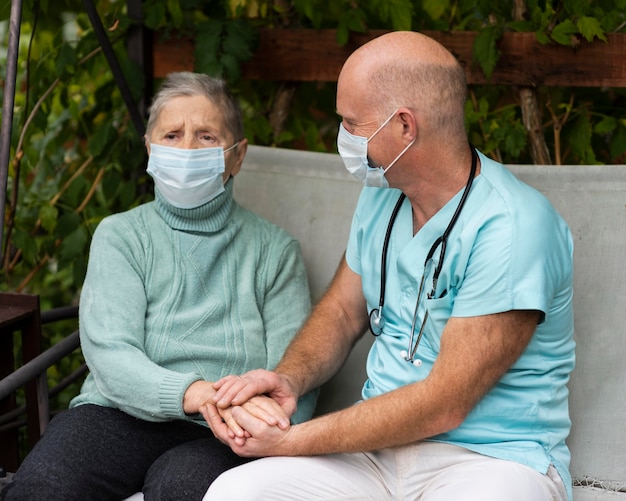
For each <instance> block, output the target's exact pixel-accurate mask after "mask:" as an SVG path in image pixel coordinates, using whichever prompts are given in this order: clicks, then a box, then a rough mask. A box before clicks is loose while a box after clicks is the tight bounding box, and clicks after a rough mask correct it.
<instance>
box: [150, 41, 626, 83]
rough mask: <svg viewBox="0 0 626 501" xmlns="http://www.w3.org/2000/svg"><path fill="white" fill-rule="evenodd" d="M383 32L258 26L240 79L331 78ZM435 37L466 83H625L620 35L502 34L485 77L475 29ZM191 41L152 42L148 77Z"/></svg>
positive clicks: (167, 66)
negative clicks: (342, 36)
mask: <svg viewBox="0 0 626 501" xmlns="http://www.w3.org/2000/svg"><path fill="white" fill-rule="evenodd" d="M382 33H385V32H384V31H372V32H370V33H369V34H367V35H358V34H353V35H352V36H351V38H350V40H349V42H348V43H347V44H346V45H344V46H339V45H338V44H337V41H336V31H335V30H306V29H302V30H286V29H263V30H261V31H260V44H259V47H258V49H257V50H256V52H255V54H254V57H253V59H252V60H251V61H249V62H248V63H246V64H245V65H244V67H243V74H244V78H247V79H250V80H277V81H328V82H333V81H336V80H337V76H338V75H339V71H340V69H341V66H342V65H343V63H344V61H345V60H346V58H347V57H348V56H349V55H350V54H351V53H352V52H353V51H354V49H356V48H357V47H359V46H360V45H361V44H363V43H365V42H367V41H368V40H371V39H372V38H374V37H376V36H379V35H381V34H382ZM425 34H427V35H429V36H431V37H432V38H434V39H436V40H438V41H439V42H441V43H442V44H443V45H444V46H445V47H447V48H448V49H449V50H450V51H451V52H452V53H453V54H454V55H455V56H456V57H457V58H458V60H459V61H460V62H461V64H462V65H463V67H464V68H465V70H466V74H467V79H468V83H470V84H485V83H492V84H499V85H524V86H553V87H569V86H572V87H626V57H625V55H626V35H624V34H611V35H607V39H608V41H607V42H603V41H600V40H598V41H594V42H592V43H589V42H586V41H584V40H583V41H581V42H580V45H579V46H578V47H577V48H576V49H573V48H571V47H565V46H562V45H555V44H551V45H541V44H539V43H538V42H537V40H536V38H535V35H534V33H505V34H504V36H503V37H502V39H501V40H500V43H499V50H500V53H501V55H500V58H499V60H498V64H497V66H496V69H495V71H494V72H493V75H492V76H491V78H490V79H489V80H487V79H486V77H485V75H484V74H483V72H482V70H481V69H480V68H479V66H478V65H477V64H476V63H475V62H473V56H472V47H473V42H474V39H475V37H476V33H475V32H467V31H454V32H440V31H438V32H425ZM193 48H194V47H193V40H190V39H178V40H174V39H171V40H168V41H163V40H160V39H159V37H158V35H157V37H156V38H155V42H154V76H155V77H156V78H162V77H164V76H165V75H166V74H167V73H169V72H172V71H182V70H193V63H194V58H193Z"/></svg>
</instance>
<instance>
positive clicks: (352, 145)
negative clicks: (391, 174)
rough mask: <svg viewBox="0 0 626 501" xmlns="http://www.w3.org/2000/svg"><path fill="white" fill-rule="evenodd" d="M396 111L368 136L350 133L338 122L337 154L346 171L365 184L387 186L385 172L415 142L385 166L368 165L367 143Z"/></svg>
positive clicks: (379, 186)
mask: <svg viewBox="0 0 626 501" xmlns="http://www.w3.org/2000/svg"><path fill="white" fill-rule="evenodd" d="M397 111H398V110H395V111H394V112H393V113H392V114H391V115H390V116H389V118H387V120H385V121H384V122H383V123H382V125H381V126H380V127H378V129H376V131H375V132H374V133H373V134H372V135H371V136H370V137H364V136H355V135H354V134H350V133H349V132H348V131H347V130H346V128H345V127H344V126H343V123H340V124H339V134H338V135H337V149H338V150H339V155H341V158H342V160H343V163H344V165H345V166H346V169H347V170H348V172H349V173H350V174H352V175H353V176H354V177H355V178H357V179H358V180H359V181H361V182H363V184H364V185H365V186H375V187H378V188H388V187H389V183H388V182H387V179H386V178H385V173H386V172H387V171H388V170H389V169H391V167H393V165H394V164H395V163H396V162H397V161H398V160H399V158H400V157H401V156H402V155H404V153H405V152H406V150H408V149H409V148H410V147H411V146H412V145H413V143H414V142H415V139H414V140H413V141H412V142H411V143H410V144H409V145H408V146H407V147H406V148H404V149H403V150H402V151H401V152H400V154H399V155H398V156H397V157H396V158H395V159H394V160H393V162H391V163H390V164H389V165H388V166H387V167H386V168H385V167H372V166H370V164H369V160H368V158H367V143H369V142H370V141H371V140H372V138H373V137H374V136H375V135H376V134H378V133H379V132H380V131H381V130H382V128H383V127H384V126H385V125H387V124H388V123H389V121H390V120H391V119H392V118H393V116H394V115H395V114H396V112H397Z"/></svg>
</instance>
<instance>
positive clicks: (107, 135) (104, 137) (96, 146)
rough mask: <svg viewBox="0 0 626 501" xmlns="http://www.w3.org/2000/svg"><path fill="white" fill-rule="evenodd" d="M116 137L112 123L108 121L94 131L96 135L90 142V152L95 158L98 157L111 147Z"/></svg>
mask: <svg viewBox="0 0 626 501" xmlns="http://www.w3.org/2000/svg"><path fill="white" fill-rule="evenodd" d="M114 137H115V128H114V127H113V124H111V122H109V121H107V122H105V123H104V124H102V125H101V126H99V127H97V128H96V129H95V130H94V135H93V136H91V139H90V140H89V151H90V152H91V154H92V155H93V156H94V157H98V156H100V155H101V154H102V152H103V151H105V150H106V149H107V147H108V146H109V145H110V142H111V140H112V139H113V138H114Z"/></svg>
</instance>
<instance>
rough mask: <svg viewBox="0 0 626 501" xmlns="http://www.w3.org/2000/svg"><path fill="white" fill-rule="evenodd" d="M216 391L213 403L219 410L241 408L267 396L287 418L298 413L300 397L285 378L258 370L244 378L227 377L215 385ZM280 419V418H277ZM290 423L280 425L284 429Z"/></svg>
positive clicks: (212, 398)
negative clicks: (257, 397) (249, 401)
mask: <svg viewBox="0 0 626 501" xmlns="http://www.w3.org/2000/svg"><path fill="white" fill-rule="evenodd" d="M213 388H214V389H215V390H216V392H215V394H214V395H213V396H212V397H211V402H212V403H213V404H214V405H215V406H216V407H217V408H219V409H225V408H227V407H231V406H240V405H242V404H244V403H245V402H247V401H248V400H250V399H251V398H252V397H254V396H255V395H267V396H269V397H271V398H272V399H273V400H274V401H276V402H277V403H278V405H279V406H280V407H281V408H282V410H283V412H284V413H285V414H286V415H287V416H289V417H290V416H291V415H292V414H293V413H294V412H295V411H296V406H297V402H298V395H297V393H296V391H295V390H294V389H293V388H292V386H291V385H290V384H289V381H288V380H287V378H286V377H285V376H282V375H280V374H277V373H275V372H271V371H266V370H263V369H257V370H253V371H250V372H247V373H246V374H244V375H243V376H226V377H224V378H222V379H220V380H219V381H217V382H215V383H214V384H213ZM277 417H278V416H277ZM285 425H287V426H288V423H280V422H279V426H280V427H282V428H283V429H284V428H285Z"/></svg>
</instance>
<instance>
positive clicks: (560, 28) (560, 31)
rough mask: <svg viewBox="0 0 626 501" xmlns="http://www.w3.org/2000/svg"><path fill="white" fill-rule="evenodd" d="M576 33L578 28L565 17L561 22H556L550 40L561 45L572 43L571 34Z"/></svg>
mask: <svg viewBox="0 0 626 501" xmlns="http://www.w3.org/2000/svg"><path fill="white" fill-rule="evenodd" d="M576 33H578V28H577V27H576V25H575V24H574V23H573V22H572V21H571V20H569V19H566V20H565V21H563V22H562V23H559V24H557V25H556V26H555V27H554V29H553V30H552V33H550V36H551V38H552V40H554V41H555V42H557V43H560V44H561V45H572V35H575V34H576Z"/></svg>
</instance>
